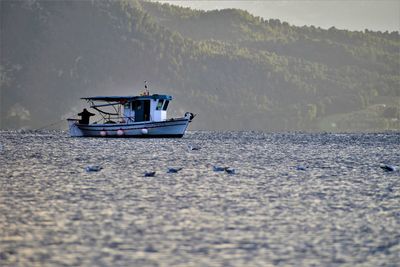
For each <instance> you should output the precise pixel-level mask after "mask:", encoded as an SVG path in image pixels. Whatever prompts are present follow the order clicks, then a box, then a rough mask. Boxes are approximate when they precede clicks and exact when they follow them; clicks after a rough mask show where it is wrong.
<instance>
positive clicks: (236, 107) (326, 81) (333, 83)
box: [0, 0, 400, 131]
mask: <svg viewBox="0 0 400 267" xmlns="http://www.w3.org/2000/svg"><path fill="white" fill-rule="evenodd" d="M1 35H2V38H1V65H0V75H1V76H0V78H1V80H0V81H1V101H2V102H1V103H2V104H1V118H2V120H1V121H2V125H1V127H3V128H8V127H21V126H25V125H27V126H31V127H40V126H42V125H44V124H46V122H52V121H56V120H57V119H61V118H62V117H65V116H67V115H68V114H71V115H72V114H74V113H76V112H77V111H78V110H79V109H80V107H81V106H79V105H80V104H82V103H79V101H78V99H79V97H81V96H88V95H101V94H109V95H115V94H117V95H119V94H137V93H139V92H140V90H141V88H142V84H143V80H148V81H150V88H151V89H153V92H154V93H156V92H158V93H161V92H165V93H170V94H173V95H174V96H175V98H176V101H175V102H174V104H173V105H172V106H171V108H172V109H173V110H172V113H173V114H172V115H181V114H182V113H183V112H184V111H186V110H188V111H189V110H190V111H192V112H195V113H198V114H199V115H198V117H196V120H195V122H194V124H193V128H196V129H220V130H221V129H253V130H323V131H376V130H388V129H394V130H399V129H400V122H399V119H400V73H399V70H400V36H399V33H398V32H391V33H388V32H384V33H382V32H372V31H368V30H365V31H364V32H352V31H346V30H338V29H335V28H330V29H328V30H324V29H320V28H315V27H295V26H291V25H289V24H288V23H285V22H280V21H279V20H276V19H270V20H264V19H262V18H259V17H254V16H252V15H251V14H249V13H247V12H245V11H242V10H234V9H230V10H229V9H228V10H220V11H208V12H205V11H196V10H191V9H188V8H180V7H176V6H172V5H168V4H163V5H162V4H159V3H152V2H141V1H140V2H139V1H136V0H131V1H119V2H115V1H68V2H67V1H54V2H52V1H26V2H24V1H17V2H14V1H1Z"/></svg>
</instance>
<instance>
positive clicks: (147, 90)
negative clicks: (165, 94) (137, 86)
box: [144, 81, 150, 95]
mask: <svg viewBox="0 0 400 267" xmlns="http://www.w3.org/2000/svg"><path fill="white" fill-rule="evenodd" d="M149 94H150V92H149V89H148V88H147V81H144V95H149Z"/></svg>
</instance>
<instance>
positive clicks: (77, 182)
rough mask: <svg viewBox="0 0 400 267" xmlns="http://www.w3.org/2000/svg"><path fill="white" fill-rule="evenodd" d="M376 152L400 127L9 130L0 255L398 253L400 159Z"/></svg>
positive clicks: (325, 262)
mask: <svg viewBox="0 0 400 267" xmlns="http://www.w3.org/2000/svg"><path fill="white" fill-rule="evenodd" d="M192 147H197V148H199V149H198V150H192V149H191V148H192ZM381 164H392V165H397V166H398V165H400V134H399V133H378V134H377V133H374V134H328V133H320V134H310V133H261V132H203V131H194V132H189V133H187V134H186V135H185V136H184V137H183V138H181V139H112V138H110V139H101V138H71V137H68V134H67V133H66V132H61V131H19V132H18V131H1V132H0V170H1V171H0V265H1V266H71V265H72V266H399V263H400V172H399V171H393V172H390V171H385V170H383V169H382V168H381V167H380V165H381ZM92 165H95V166H99V167H101V168H99V170H98V171H89V172H88V171H87V170H86V168H87V167H88V166H92ZM214 166H216V167H222V171H214V170H215V168H214ZM169 167H175V168H182V170H180V171H179V172H177V173H168V168H169ZM225 167H230V168H231V169H234V170H235V173H234V174H228V173H227V172H226V171H224V170H223V168H225ZM145 172H156V173H155V175H154V176H153V177H145V175H144V174H145Z"/></svg>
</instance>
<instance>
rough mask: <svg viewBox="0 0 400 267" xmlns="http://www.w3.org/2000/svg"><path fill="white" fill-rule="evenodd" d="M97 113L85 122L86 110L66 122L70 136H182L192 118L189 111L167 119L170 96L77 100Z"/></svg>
mask: <svg viewBox="0 0 400 267" xmlns="http://www.w3.org/2000/svg"><path fill="white" fill-rule="evenodd" d="M81 99H83V100H86V101H87V102H88V103H89V104H90V108H91V109H93V110H95V111H97V113H98V116H97V117H98V118H99V119H97V120H95V121H94V122H93V123H89V118H90V116H94V115H95V114H94V113H90V112H89V111H87V110H86V109H84V111H83V112H82V113H79V114H78V115H80V116H82V118H81V120H79V119H68V124H69V132H70V135H71V136H73V137H78V136H79V137H182V136H183V135H184V134H185V131H186V129H187V127H188V125H189V123H190V122H191V121H192V119H193V118H194V115H193V114H192V113H190V112H186V113H185V115H184V116H183V117H180V118H172V119H167V109H168V105H169V103H170V102H171V101H172V96H170V95H159V94H153V95H149V93H148V92H145V93H144V94H142V95H139V96H94V97H84V98H81Z"/></svg>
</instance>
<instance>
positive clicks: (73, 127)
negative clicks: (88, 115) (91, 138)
mask: <svg viewBox="0 0 400 267" xmlns="http://www.w3.org/2000/svg"><path fill="white" fill-rule="evenodd" d="M67 121H68V128H69V134H70V135H71V137H80V136H84V135H83V132H82V131H81V129H79V127H78V126H77V124H78V122H79V120H78V119H67Z"/></svg>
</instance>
